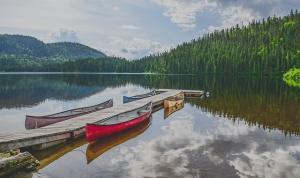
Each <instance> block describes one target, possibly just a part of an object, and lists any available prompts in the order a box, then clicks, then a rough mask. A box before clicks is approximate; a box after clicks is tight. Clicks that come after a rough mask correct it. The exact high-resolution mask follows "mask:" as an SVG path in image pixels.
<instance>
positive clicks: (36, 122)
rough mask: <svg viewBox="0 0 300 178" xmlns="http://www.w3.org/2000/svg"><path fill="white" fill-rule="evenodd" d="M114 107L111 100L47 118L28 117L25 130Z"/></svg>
mask: <svg viewBox="0 0 300 178" xmlns="http://www.w3.org/2000/svg"><path fill="white" fill-rule="evenodd" d="M112 106H113V100H112V99H110V100H108V101H105V102H103V103H100V104H97V105H94V106H89V107H83V108H76V109H71V110H68V111H63V112H59V113H55V114H51V115H46V116H29V115H27V116H26V120H25V128H26V129H35V128H39V127H44V126H47V125H50V124H54V123H57V122H61V121H64V120H67V119H71V118H74V117H77V116H81V115H84V114H88V113H92V112H95V111H99V110H102V109H105V108H109V107H112Z"/></svg>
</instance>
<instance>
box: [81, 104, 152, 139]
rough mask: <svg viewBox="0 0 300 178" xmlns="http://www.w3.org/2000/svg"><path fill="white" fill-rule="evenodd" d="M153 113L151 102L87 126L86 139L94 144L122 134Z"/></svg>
mask: <svg viewBox="0 0 300 178" xmlns="http://www.w3.org/2000/svg"><path fill="white" fill-rule="evenodd" d="M151 112H152V102H149V103H147V104H146V105H144V106H142V107H140V108H138V109H135V110H132V111H128V112H125V113H121V114H118V115H116V116H112V117H110V118H107V119H105V120H102V121H99V122H97V123H95V124H87V125H86V127H85V130H86V138H87V140H88V141H89V142H92V141H94V140H96V139H99V138H103V137H107V136H110V135H112V134H115V133H118V132H122V131H124V130H127V129H129V128H131V127H134V126H136V125H138V124H139V123H141V122H143V121H144V120H146V119H147V118H149V117H150V115H151Z"/></svg>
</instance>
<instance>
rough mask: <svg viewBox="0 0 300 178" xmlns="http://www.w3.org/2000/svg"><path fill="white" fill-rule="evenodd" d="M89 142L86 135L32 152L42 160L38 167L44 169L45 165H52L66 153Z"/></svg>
mask: <svg viewBox="0 0 300 178" xmlns="http://www.w3.org/2000/svg"><path fill="white" fill-rule="evenodd" d="M86 143H87V141H86V139H85V138H84V137H81V138H78V139H74V140H71V141H68V142H65V143H62V144H59V145H57V146H54V147H51V148H48V149H46V150H42V151H33V150H31V151H30V152H31V153H32V154H33V155H34V156H35V157H36V158H37V159H38V160H39V161H40V166H39V167H38V168H37V169H43V168H44V167H46V166H48V165H50V164H51V163H52V162H54V161H55V160H57V159H59V158H61V157H62V156H64V155H65V154H67V153H69V152H71V151H73V150H75V149H76V148H78V147H81V146H82V145H85V144H86Z"/></svg>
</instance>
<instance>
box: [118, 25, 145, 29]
mask: <svg viewBox="0 0 300 178" xmlns="http://www.w3.org/2000/svg"><path fill="white" fill-rule="evenodd" d="M122 28H123V29H126V30H140V29H141V27H138V26H135V25H122Z"/></svg>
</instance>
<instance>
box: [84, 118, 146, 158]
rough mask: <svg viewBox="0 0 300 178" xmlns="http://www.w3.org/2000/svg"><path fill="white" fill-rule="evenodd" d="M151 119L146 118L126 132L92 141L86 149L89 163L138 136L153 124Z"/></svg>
mask: <svg viewBox="0 0 300 178" xmlns="http://www.w3.org/2000/svg"><path fill="white" fill-rule="evenodd" d="M150 121H151V119H150V118H149V119H146V120H145V121H144V122H142V123H140V124H139V125H137V126H135V127H132V128H130V129H128V130H126V131H124V132H120V133H117V134H114V135H112V136H109V137H105V138H104V139H101V140H99V141H96V142H93V143H90V144H89V145H88V147H87V150H86V160H87V164H89V163H91V162H92V161H93V160H94V159H96V158H97V157H99V156H101V155H102V154H103V153H105V152H107V151H108V150H110V149H111V148H113V147H115V146H118V145H120V144H122V143H124V142H126V141H128V140H130V139H133V138H136V137H137V136H139V135H141V134H142V133H144V132H145V130H147V128H148V127H149V126H150V124H151V122H150Z"/></svg>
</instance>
